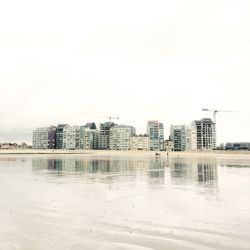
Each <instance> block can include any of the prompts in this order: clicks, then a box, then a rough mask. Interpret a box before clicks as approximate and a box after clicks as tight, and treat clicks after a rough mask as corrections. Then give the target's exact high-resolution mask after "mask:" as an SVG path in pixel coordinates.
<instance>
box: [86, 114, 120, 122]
mask: <svg viewBox="0 0 250 250" xmlns="http://www.w3.org/2000/svg"><path fill="white" fill-rule="evenodd" d="M84 116H87V117H93V118H94V117H95V118H105V119H108V120H109V122H111V121H112V120H118V119H120V118H119V117H114V116H100V115H88V114H85V115H84Z"/></svg>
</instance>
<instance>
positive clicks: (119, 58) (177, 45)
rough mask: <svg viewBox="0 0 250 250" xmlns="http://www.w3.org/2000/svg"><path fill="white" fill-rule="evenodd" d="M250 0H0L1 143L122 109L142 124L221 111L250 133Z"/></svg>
mask: <svg viewBox="0 0 250 250" xmlns="http://www.w3.org/2000/svg"><path fill="white" fill-rule="evenodd" d="M249 58H250V1H249V0H245V1H240V0H231V1H230V0H209V1H207V0H206V1H205V0H189V1H187V0H175V1H173V0H162V1H157V0H155V1H147V0H133V1H130V0H127V1H120V0H112V1H111V0H105V1H104V0H96V1H94V0H93V1H85V0H79V1H74V0H71V1H63V0H60V1H59V0H43V1H35V0H30V1H27V0H22V1H20V0H14V1H13V0H9V1H2V3H1V6H0V85H1V92H0V142H3V141H18V142H20V141H27V142H30V141H31V132H32V129H34V128H36V127H39V126H48V125H52V124H58V123H69V124H79V125H81V124H85V123H86V122H88V121H95V122H96V123H97V124H98V123H100V122H101V121H105V118H102V117H106V116H110V115H112V116H118V117H120V120H119V123H122V124H128V125H134V126H135V127H136V129H137V131H138V133H144V132H145V131H146V122H147V120H149V119H157V120H159V121H161V122H163V123H164V125H165V135H166V136H168V135H169V127H170V125H171V124H189V123H191V122H192V120H195V119H201V118H203V117H212V113H210V112H207V113H206V112H201V109H202V108H211V109H213V108H216V109H223V110H236V111H239V113H219V114H218V116H217V122H218V142H226V141H250V100H249V96H250V60H249Z"/></svg>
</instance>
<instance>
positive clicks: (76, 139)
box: [63, 126, 80, 149]
mask: <svg viewBox="0 0 250 250" xmlns="http://www.w3.org/2000/svg"><path fill="white" fill-rule="evenodd" d="M79 148H80V126H69V127H65V128H64V129H63V149H79Z"/></svg>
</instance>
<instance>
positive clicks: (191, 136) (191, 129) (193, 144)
mask: <svg viewBox="0 0 250 250" xmlns="http://www.w3.org/2000/svg"><path fill="white" fill-rule="evenodd" d="M196 149H197V131H196V126H194V124H191V125H188V126H186V150H187V151H189V150H196Z"/></svg>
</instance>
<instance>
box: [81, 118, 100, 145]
mask: <svg viewBox="0 0 250 250" xmlns="http://www.w3.org/2000/svg"><path fill="white" fill-rule="evenodd" d="M80 148H81V149H88V150H90V149H98V131H97V129H96V125H95V123H87V124H86V125H85V126H81V127H80Z"/></svg>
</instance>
